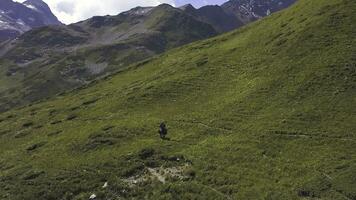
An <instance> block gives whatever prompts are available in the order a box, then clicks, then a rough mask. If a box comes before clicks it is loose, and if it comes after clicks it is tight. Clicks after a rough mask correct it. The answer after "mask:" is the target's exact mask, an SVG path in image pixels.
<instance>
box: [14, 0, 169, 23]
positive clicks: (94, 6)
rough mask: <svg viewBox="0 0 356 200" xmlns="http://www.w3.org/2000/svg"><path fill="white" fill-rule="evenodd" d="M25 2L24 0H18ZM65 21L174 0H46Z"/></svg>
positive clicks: (116, 12) (60, 18)
mask: <svg viewBox="0 0 356 200" xmlns="http://www.w3.org/2000/svg"><path fill="white" fill-rule="evenodd" d="M16 1H20V2H23V1H24V0H16ZM44 1H45V2H46V3H47V4H48V5H49V6H50V7H51V9H52V12H53V13H54V14H55V15H56V16H57V17H58V18H59V20H61V21H62V22H63V23H66V24H69V23H74V22H78V21H81V20H85V19H88V18H90V17H92V16H97V15H116V14H118V13H120V12H123V11H126V10H129V9H131V8H134V7H137V6H156V5H159V4H162V3H169V4H171V5H174V0H44Z"/></svg>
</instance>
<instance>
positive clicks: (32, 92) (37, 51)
mask: <svg viewBox="0 0 356 200" xmlns="http://www.w3.org/2000/svg"><path fill="white" fill-rule="evenodd" d="M216 34H217V31H216V30H215V29H214V28H213V26H212V25H210V24H207V23H205V22H202V21H200V20H198V19H196V18H195V17H193V16H191V15H189V14H187V13H185V12H184V11H182V10H180V9H177V8H173V7H172V6H169V5H165V4H163V5H160V6H157V7H152V8H142V7H137V8H134V9H132V10H130V11H127V12H124V13H121V14H119V15H117V16H98V17H93V18H91V19H88V20H85V21H82V22H79V23H76V24H71V25H69V26H50V27H44V28H39V29H34V30H32V31H29V32H27V33H25V34H24V35H22V36H21V37H20V38H19V39H17V40H13V41H10V42H7V43H4V44H0V83H1V86H0V112H1V111H4V110H8V109H10V108H13V107H14V106H18V105H26V104H29V103H32V102H34V101H37V100H41V99H44V98H46V97H51V96H53V95H55V94H58V93H60V92H63V91H66V90H70V89H73V88H75V87H79V86H82V85H85V84H87V83H88V82H90V81H92V80H94V79H96V78H98V77H101V76H105V75H107V74H110V73H112V72H115V71H117V70H119V69H122V68H124V67H125V66H127V65H129V64H132V63H135V62H137V61H142V60H144V59H147V58H149V57H152V56H154V55H156V54H159V53H162V52H164V51H166V50H168V49H171V48H173V47H178V46H181V45H184V44H187V43H190V42H193V41H197V40H201V39H205V38H208V37H212V36H214V35H216Z"/></svg>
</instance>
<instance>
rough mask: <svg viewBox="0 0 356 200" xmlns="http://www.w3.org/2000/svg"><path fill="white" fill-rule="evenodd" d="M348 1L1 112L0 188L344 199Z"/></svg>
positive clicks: (349, 122) (348, 160) (348, 131)
mask: <svg viewBox="0 0 356 200" xmlns="http://www.w3.org/2000/svg"><path fill="white" fill-rule="evenodd" d="M355 10H356V2H355V1H349V0H328V1H326V0H323V1H309V0H299V1H298V2H297V3H296V5H294V6H292V7H291V8H290V9H287V10H285V11H283V12H281V13H277V14H274V15H272V16H271V17H268V18H266V19H264V20H261V21H258V22H256V23H253V24H251V25H249V26H247V27H245V28H242V29H240V30H238V31H235V32H232V33H228V34H225V35H222V36H219V37H216V38H212V39H209V40H205V41H201V42H197V43H193V44H190V45H187V46H184V47H181V48H178V49H174V50H171V51H169V52H167V53H165V54H163V55H161V56H159V57H157V58H154V59H152V60H147V61H145V62H142V63H139V64H136V65H133V66H131V67H129V68H128V69H125V70H122V71H121V72H118V73H117V74H115V75H113V76H111V77H108V78H106V79H105V80H101V81H96V82H95V83H92V84H91V85H88V86H86V87H84V88H80V89H77V90H75V91H73V92H69V93H67V94H62V95H60V96H57V97H56V98H54V99H50V100H47V101H43V102H41V103H38V104H34V105H31V106H27V107H24V108H22V109H17V110H12V111H10V112H7V113H4V114H1V115H0V127H1V128H0V169H1V170H0V180H1V181H0V196H1V197H2V199H11V200H17V199H89V197H90V196H91V195H93V194H95V195H96V196H97V199H271V200H276V199H283V200H284V199H356V190H355V188H356V185H355V183H356V181H355V179H356V152H355V149H356V135H355V131H356V125H355V121H356V110H355V107H354V105H355V104H356V89H355V88H356V46H355V45H354V44H355V42H356V37H355V35H356V32H355V30H356V28H355V23H354V22H355V21H356V12H355ZM161 121H166V122H167V124H168V128H169V137H170V140H165V141H162V140H160V139H159V137H158V133H157V131H158V127H157V126H158V124H159V123H160V122H161ZM105 183H106V184H105Z"/></svg>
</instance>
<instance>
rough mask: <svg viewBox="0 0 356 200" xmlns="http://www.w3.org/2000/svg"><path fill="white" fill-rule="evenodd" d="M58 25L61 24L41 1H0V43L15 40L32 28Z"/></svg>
mask: <svg viewBox="0 0 356 200" xmlns="http://www.w3.org/2000/svg"><path fill="white" fill-rule="evenodd" d="M59 24H61V22H60V21H59V20H58V19H57V17H56V16H54V15H53V13H52V12H51V9H50V8H49V7H48V5H47V4H46V3H44V2H43V1H42V0H27V1H25V2H23V3H19V2H14V1H12V0H1V1H0V42H2V41H5V40H8V39H13V38H16V37H17V36H19V35H21V34H22V33H24V32H26V31H28V30H30V29H32V28H38V27H41V26H47V25H59Z"/></svg>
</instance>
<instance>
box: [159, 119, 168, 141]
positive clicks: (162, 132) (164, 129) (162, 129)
mask: <svg viewBox="0 0 356 200" xmlns="http://www.w3.org/2000/svg"><path fill="white" fill-rule="evenodd" d="M158 132H159V136H160V137H161V138H162V139H164V138H166V135H167V134H168V130H167V127H166V124H165V123H161V124H160V125H159V131H158Z"/></svg>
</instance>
